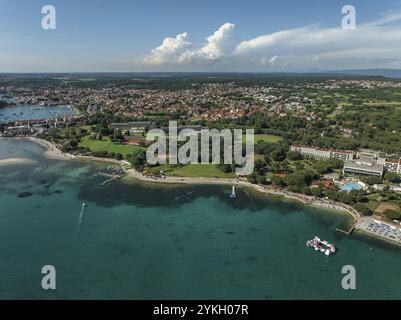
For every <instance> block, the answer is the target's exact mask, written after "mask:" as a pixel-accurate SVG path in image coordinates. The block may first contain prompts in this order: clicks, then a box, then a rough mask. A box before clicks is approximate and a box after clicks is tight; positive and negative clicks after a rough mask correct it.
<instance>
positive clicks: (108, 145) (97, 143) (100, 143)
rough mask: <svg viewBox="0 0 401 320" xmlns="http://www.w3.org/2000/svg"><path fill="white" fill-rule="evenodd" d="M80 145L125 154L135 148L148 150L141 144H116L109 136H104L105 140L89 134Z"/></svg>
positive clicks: (92, 149) (93, 149) (94, 149)
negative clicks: (95, 138)
mask: <svg viewBox="0 0 401 320" xmlns="http://www.w3.org/2000/svg"><path fill="white" fill-rule="evenodd" d="M78 146H79V147H82V148H89V149H90V150H91V151H107V152H114V153H121V154H122V155H124V156H126V155H127V154H131V153H132V152H133V151H134V150H135V149H143V150H146V148H145V147H141V146H132V145H123V144H115V143H113V142H111V141H110V138H109V137H103V140H92V139H90V136H89V135H88V136H85V137H82V138H81V141H80V143H79V145H78Z"/></svg>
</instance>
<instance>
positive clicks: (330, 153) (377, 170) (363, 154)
mask: <svg viewBox="0 0 401 320" xmlns="http://www.w3.org/2000/svg"><path fill="white" fill-rule="evenodd" d="M290 150H291V151H298V152H299V153H300V154H302V155H303V156H305V157H311V158H315V159H320V160H324V159H330V158H338V159H341V160H343V161H344V167H343V173H344V174H345V173H348V174H357V175H374V176H379V177H382V176H383V174H384V172H385V171H389V172H395V173H398V174H401V159H399V160H390V159H386V158H381V157H379V155H378V152H375V151H371V150H361V151H360V152H357V153H354V152H353V151H350V150H336V149H321V148H315V147H310V146H302V145H292V146H291V148H290Z"/></svg>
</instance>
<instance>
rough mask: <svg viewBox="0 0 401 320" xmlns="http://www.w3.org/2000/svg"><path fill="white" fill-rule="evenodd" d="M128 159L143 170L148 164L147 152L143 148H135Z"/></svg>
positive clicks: (137, 168) (136, 167) (138, 168)
mask: <svg viewBox="0 0 401 320" xmlns="http://www.w3.org/2000/svg"><path fill="white" fill-rule="evenodd" d="M128 161H129V162H130V164H131V165H132V166H133V167H134V168H135V169H136V170H139V171H141V170H142V169H143V168H144V166H145V164H146V152H145V151H143V150H134V152H132V154H131V155H130V156H129V159H128Z"/></svg>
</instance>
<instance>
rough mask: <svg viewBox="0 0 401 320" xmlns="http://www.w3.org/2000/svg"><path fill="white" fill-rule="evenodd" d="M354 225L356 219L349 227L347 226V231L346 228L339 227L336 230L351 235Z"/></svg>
mask: <svg viewBox="0 0 401 320" xmlns="http://www.w3.org/2000/svg"><path fill="white" fill-rule="evenodd" d="M356 225H357V221H355V222H354V223H353V224H352V226H351V228H349V230H348V231H347V230H342V229H339V228H337V229H336V231H338V232H341V233H344V234H346V235H347V236H349V235H351V234H352V232H353V231H354V230H355V227H356Z"/></svg>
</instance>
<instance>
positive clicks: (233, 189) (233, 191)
mask: <svg viewBox="0 0 401 320" xmlns="http://www.w3.org/2000/svg"><path fill="white" fill-rule="evenodd" d="M236 197H237V195H236V194H235V186H233V188H232V191H231V194H230V198H231V199H234V198H236Z"/></svg>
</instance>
